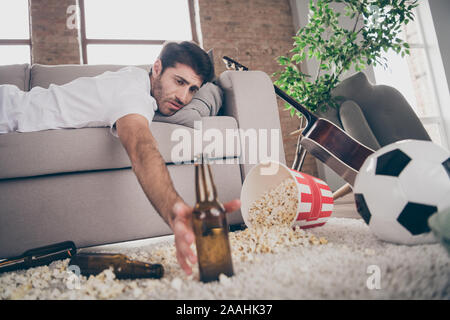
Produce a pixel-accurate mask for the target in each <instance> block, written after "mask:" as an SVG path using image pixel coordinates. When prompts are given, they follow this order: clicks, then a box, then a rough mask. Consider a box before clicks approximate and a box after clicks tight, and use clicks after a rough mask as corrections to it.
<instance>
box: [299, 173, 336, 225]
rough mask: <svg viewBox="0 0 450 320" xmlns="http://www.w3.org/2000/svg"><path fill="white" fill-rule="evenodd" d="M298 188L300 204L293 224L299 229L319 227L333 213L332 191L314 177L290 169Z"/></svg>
mask: <svg viewBox="0 0 450 320" xmlns="http://www.w3.org/2000/svg"><path fill="white" fill-rule="evenodd" d="M291 173H292V174H293V175H294V177H295V180H296V181H297V187H298V189H299V196H300V201H299V202H300V205H299V212H298V214H297V218H296V219H295V222H294V223H293V226H300V228H301V229H309V228H314V227H320V226H323V225H324V224H325V222H326V221H327V220H328V217H329V216H331V214H332V213H333V193H332V192H331V190H330V188H329V187H328V185H327V184H326V183H325V182H324V181H322V180H320V179H317V178H315V177H312V176H310V175H308V174H305V173H300V172H298V171H295V170H292V169H291Z"/></svg>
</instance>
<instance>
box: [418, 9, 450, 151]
mask: <svg viewBox="0 0 450 320" xmlns="http://www.w3.org/2000/svg"><path fill="white" fill-rule="evenodd" d="M416 13H417V16H416V19H417V25H418V27H419V29H420V33H421V34H422V38H423V39H422V40H423V43H410V47H411V49H414V48H418V49H423V50H424V52H425V58H426V61H427V65H428V69H429V71H430V81H431V86H432V88H431V90H433V94H434V97H435V99H436V107H437V115H435V116H418V117H419V119H420V121H421V122H422V123H423V124H424V125H430V124H434V125H437V127H438V131H439V134H440V136H441V143H442V145H443V146H444V147H446V148H447V149H448V148H449V132H447V128H446V125H445V123H444V114H443V108H444V105H443V99H442V93H441V92H440V90H439V88H438V85H437V81H438V80H437V79H438V76H437V75H436V68H435V65H434V63H433V61H432V53H431V51H432V48H431V47H430V43H429V42H428V41H427V35H428V34H429V33H430V30H429V29H426V28H427V27H426V26H425V24H426V21H425V18H424V15H426V14H428V15H431V11H430V8H429V3H428V1H423V2H422V3H421V7H417V11H416ZM432 28H433V30H434V26H432ZM434 32H436V31H435V30H434ZM434 58H436V57H434ZM441 59H442V58H441Z"/></svg>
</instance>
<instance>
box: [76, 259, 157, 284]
mask: <svg viewBox="0 0 450 320" xmlns="http://www.w3.org/2000/svg"><path fill="white" fill-rule="evenodd" d="M69 265H75V266H78V267H79V268H80V272H81V274H82V275H85V276H89V275H96V274H99V273H100V272H102V271H103V270H105V269H108V268H109V267H113V270H114V273H115V275H116V278H117V279H138V278H153V279H159V278H161V277H162V276H163V275H164V268H163V266H162V265H161V264H158V263H156V264H150V263H145V262H141V261H134V260H131V259H129V258H128V257H127V256H125V255H123V254H119V253H77V254H76V255H75V256H74V257H73V258H72V259H71V260H70V262H69Z"/></svg>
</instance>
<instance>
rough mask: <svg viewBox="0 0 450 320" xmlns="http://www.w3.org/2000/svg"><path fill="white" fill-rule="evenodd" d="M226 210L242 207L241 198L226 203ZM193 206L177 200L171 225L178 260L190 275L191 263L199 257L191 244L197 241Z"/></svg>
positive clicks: (230, 210) (229, 211) (231, 210)
mask: <svg viewBox="0 0 450 320" xmlns="http://www.w3.org/2000/svg"><path fill="white" fill-rule="evenodd" d="M223 206H224V207H225V211H226V212H227V213H231V212H234V211H236V210H238V209H239V208H240V207H241V202H240V200H237V199H236V200H233V201H230V202H228V203H224V205H223ZM193 210H194V209H193V208H190V207H188V206H187V205H186V204H185V203H184V202H177V203H176V204H175V205H174V207H173V215H172V220H171V222H170V226H171V228H172V231H173V233H174V235H175V247H176V251H177V260H178V263H179V264H180V266H181V268H182V269H183V270H184V272H186V274H188V275H190V274H191V273H192V268H191V267H190V266H189V264H188V263H187V261H189V262H190V263H191V264H195V263H197V257H196V256H195V254H194V252H193V251H192V250H191V245H192V243H194V241H195V235H194V231H193V230H192V212H193Z"/></svg>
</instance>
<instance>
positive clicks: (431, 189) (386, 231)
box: [353, 140, 450, 244]
mask: <svg viewBox="0 0 450 320" xmlns="http://www.w3.org/2000/svg"><path fill="white" fill-rule="evenodd" d="M353 191H354V194H355V200H356V207H357V210H358V212H359V214H360V215H361V216H362V218H363V219H364V221H365V222H366V223H367V224H368V225H369V228H370V229H371V231H372V232H373V233H374V234H375V235H376V236H377V237H378V238H380V239H381V240H385V241H389V242H393V243H398V244H421V243H432V242H436V241H437V240H436V239H435V237H434V235H433V234H432V232H430V231H431V230H430V228H429V226H428V218H429V217H430V216H431V215H432V214H434V213H435V212H437V211H441V210H444V209H445V208H449V207H450V153H449V152H448V151H447V150H445V149H443V148H442V147H440V146H439V145H437V144H435V143H433V142H431V141H420V140H403V141H399V142H396V143H393V144H390V145H387V146H385V147H383V148H381V149H379V150H377V151H376V152H375V153H373V154H372V155H370V156H369V157H368V158H367V159H366V161H365V162H364V164H363V166H362V167H361V169H360V171H359V173H358V175H357V177H356V181H355V185H354V188H353Z"/></svg>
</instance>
